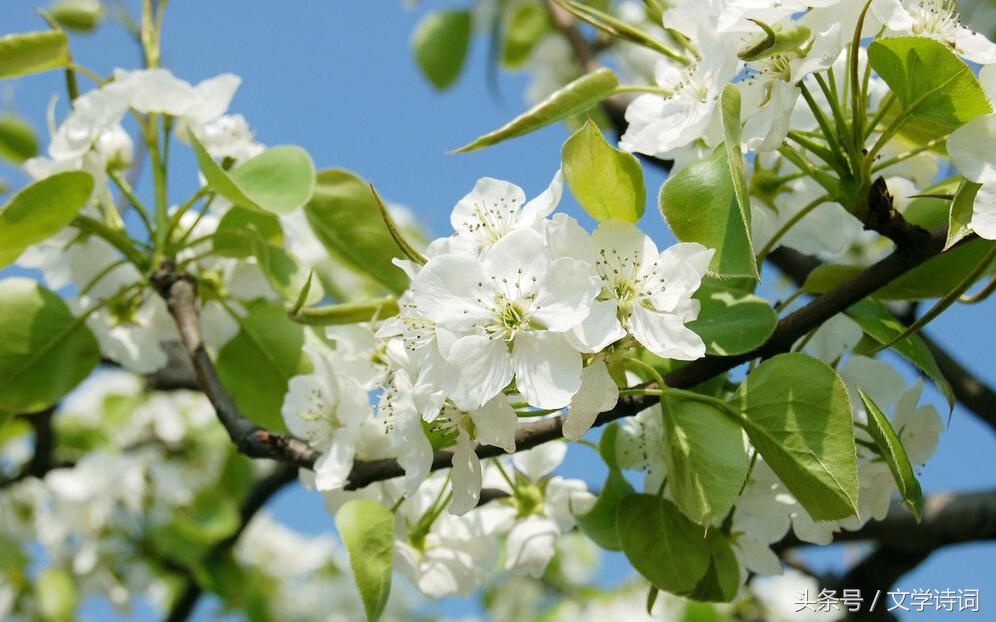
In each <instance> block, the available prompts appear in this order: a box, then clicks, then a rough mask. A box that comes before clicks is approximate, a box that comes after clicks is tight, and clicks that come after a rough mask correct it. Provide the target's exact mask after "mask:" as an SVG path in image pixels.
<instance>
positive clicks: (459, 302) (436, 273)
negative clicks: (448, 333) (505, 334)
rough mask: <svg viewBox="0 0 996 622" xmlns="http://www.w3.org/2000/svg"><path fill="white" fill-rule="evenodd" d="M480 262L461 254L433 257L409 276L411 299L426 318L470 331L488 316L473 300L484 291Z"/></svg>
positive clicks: (483, 275)
mask: <svg viewBox="0 0 996 622" xmlns="http://www.w3.org/2000/svg"><path fill="white" fill-rule="evenodd" d="M486 280H487V277H486V276H485V274H484V270H483V268H482V267H481V263H480V262H479V261H478V260H477V259H475V258H473V257H467V256H462V255H442V256H439V257H433V258H432V259H430V260H429V262H428V263H426V264H425V265H424V266H423V267H422V270H420V271H419V273H418V274H417V275H416V276H415V278H414V279H412V285H411V291H412V298H413V299H414V300H415V304H416V305H417V306H418V310H419V312H420V313H422V314H423V315H424V316H425V317H427V318H428V319H430V320H432V321H433V322H436V323H438V324H444V325H446V326H447V327H448V328H449V329H451V330H457V331H462V330H469V329H470V327H471V325H472V324H473V323H474V322H477V321H481V320H483V319H485V318H487V317H488V314H487V312H486V311H485V310H484V309H483V308H481V305H480V304H478V303H477V302H476V300H478V299H483V298H485V297H486V296H487V293H486V292H485V291H484V289H483V287H482V286H483V285H484V283H485V281H486Z"/></svg>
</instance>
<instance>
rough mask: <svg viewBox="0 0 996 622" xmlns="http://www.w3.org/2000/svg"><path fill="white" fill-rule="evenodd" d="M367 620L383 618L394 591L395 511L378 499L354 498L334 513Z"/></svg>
mask: <svg viewBox="0 0 996 622" xmlns="http://www.w3.org/2000/svg"><path fill="white" fill-rule="evenodd" d="M335 525H336V528H337V529H338V530H339V536H340V537H341V538H342V542H343V544H345V545H346V550H347V551H348V552H349V565H350V566H351V567H352V569H353V575H354V576H355V578H356V586H357V587H358V588H359V590H360V598H361V599H363V608H364V610H365V611H366V613H367V620H370V621H371V622H372V621H373V620H377V619H378V618H380V615H381V614H382V613H383V612H384V607H385V606H386V605H387V597H388V594H389V593H390V591H391V566H392V564H393V561H394V514H393V513H392V512H391V511H390V510H388V509H387V508H385V507H384V506H383V505H381V504H379V503H377V502H376V501H371V500H369V499H354V500H353V501H348V502H347V503H346V504H345V505H343V506H342V507H341V508H339V512H338V513H337V514H336V515H335Z"/></svg>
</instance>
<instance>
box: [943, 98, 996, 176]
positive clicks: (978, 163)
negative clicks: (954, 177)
mask: <svg viewBox="0 0 996 622" xmlns="http://www.w3.org/2000/svg"><path fill="white" fill-rule="evenodd" d="M948 154H949V155H950V156H951V160H952V161H954V163H955V164H956V165H957V166H958V169H959V170H960V171H961V174H962V175H964V176H965V177H967V178H968V179H970V180H972V181H975V182H978V183H982V184H986V183H990V182H996V114H987V115H984V116H981V117H975V118H974V119H972V120H971V121H969V122H968V123H966V124H965V125H963V126H961V127H960V128H958V129H957V130H955V131H954V132H952V134H951V136H949V137H948Z"/></svg>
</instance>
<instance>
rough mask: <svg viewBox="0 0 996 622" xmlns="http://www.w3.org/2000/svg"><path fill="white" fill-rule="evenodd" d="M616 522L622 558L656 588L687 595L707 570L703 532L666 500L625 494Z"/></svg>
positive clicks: (620, 503)
mask: <svg viewBox="0 0 996 622" xmlns="http://www.w3.org/2000/svg"><path fill="white" fill-rule="evenodd" d="M616 524H617V525H618V528H619V540H620V543H621V544H622V550H623V553H625V554H626V558H627V559H628V560H629V562H630V563H631V564H633V568H635V569H636V571H637V572H639V573H640V574H641V575H643V577H644V578H645V579H646V580H648V581H650V583H651V584H653V585H654V586H655V587H657V588H658V589H661V590H664V591H665V592H672V593H674V594H688V593H689V592H691V591H692V590H694V589H695V587H696V586H697V585H698V583H699V581H701V580H702V578H703V577H704V576H705V573H706V571H707V570H708V569H709V560H710V558H711V556H710V554H709V550H708V549H707V548H706V535H705V531H704V530H703V528H702V527H700V526H699V525H696V524H695V523H693V522H692V521H690V520H688V518H687V517H686V516H685V515H683V514H682V513H681V512H680V511H678V507H677V506H675V505H674V504H673V503H671V502H670V501H668V500H667V499H662V498H659V497H655V496H653V495H630V496H628V497H625V498H623V499H622V500H621V501H620V502H619V511H618V513H617V514H616Z"/></svg>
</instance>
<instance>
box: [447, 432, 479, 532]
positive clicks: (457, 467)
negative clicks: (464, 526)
mask: <svg viewBox="0 0 996 622" xmlns="http://www.w3.org/2000/svg"><path fill="white" fill-rule="evenodd" d="M482 481H483V477H482V475H481V460H480V458H478V457H477V454H476V453H474V443H472V442H471V440H470V436H469V435H468V434H467V431H466V430H464V429H462V428H461V429H460V432H459V434H458V435H457V441H456V447H455V448H454V451H453V501H452V502H451V503H450V513H451V514H456V515H457V516H462V515H464V514H466V513H467V512H469V511H470V510H471V509H473V508H474V507H475V506H476V505H477V501H478V500H479V499H480V498H481V482H482Z"/></svg>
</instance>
